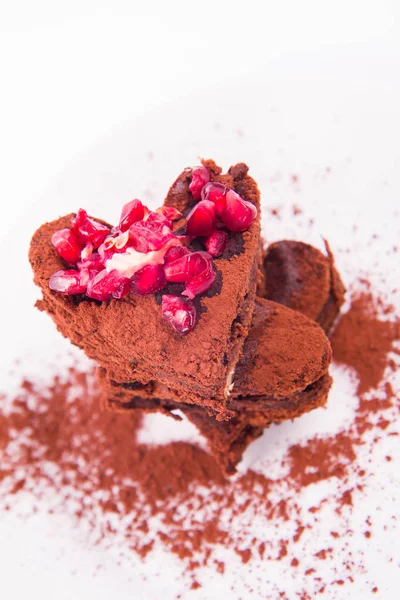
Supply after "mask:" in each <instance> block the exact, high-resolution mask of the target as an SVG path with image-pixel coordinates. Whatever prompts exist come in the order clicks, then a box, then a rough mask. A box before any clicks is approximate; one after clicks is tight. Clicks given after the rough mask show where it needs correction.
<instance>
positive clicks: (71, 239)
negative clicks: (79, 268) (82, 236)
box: [51, 229, 82, 265]
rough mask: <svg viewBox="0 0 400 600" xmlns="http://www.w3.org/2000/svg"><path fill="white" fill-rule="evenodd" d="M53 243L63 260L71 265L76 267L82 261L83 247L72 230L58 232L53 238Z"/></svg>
mask: <svg viewBox="0 0 400 600" xmlns="http://www.w3.org/2000/svg"><path fill="white" fill-rule="evenodd" d="M51 243H52V244H53V246H54V247H55V249H56V250H57V252H58V254H59V255H60V256H61V258H62V259H63V260H65V262H67V263H69V264H70V265H74V264H76V263H77V262H78V261H79V260H80V258H81V250H82V247H81V245H80V244H79V242H78V239H77V237H76V235H75V234H74V233H73V232H72V231H71V230H70V229H60V230H59V231H56V232H55V233H54V234H53V236H52V238H51Z"/></svg>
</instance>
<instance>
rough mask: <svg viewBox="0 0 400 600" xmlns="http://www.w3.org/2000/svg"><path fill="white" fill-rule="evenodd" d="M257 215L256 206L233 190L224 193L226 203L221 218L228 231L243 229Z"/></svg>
mask: <svg viewBox="0 0 400 600" xmlns="http://www.w3.org/2000/svg"><path fill="white" fill-rule="evenodd" d="M256 216H257V208H256V207H255V206H254V204H252V203H251V202H247V200H243V198H241V197H240V196H239V194H237V193H236V192H234V191H233V190H228V191H227V193H226V204H225V209H224V211H223V213H222V214H221V219H222V221H223V223H224V224H225V225H226V226H227V228H228V229H229V230H230V231H245V230H246V229H248V228H249V227H250V225H251V224H252V223H253V221H254V219H255V218H256Z"/></svg>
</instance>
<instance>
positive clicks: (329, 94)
mask: <svg viewBox="0 0 400 600" xmlns="http://www.w3.org/2000/svg"><path fill="white" fill-rule="evenodd" d="M399 17H400V4H399V2H397V0H391V1H389V0H386V1H384V0H381V1H378V0H377V1H373V0H364V1H358V0H354V1H351V0H347V1H341V0H336V1H335V2H330V1H323V0H318V1H317V0H316V1H307V0H305V1H303V2H301V1H296V0H293V1H289V0H280V1H277V0H275V1H274V2H269V1H268V2H255V1H252V0H248V1H246V2H243V3H239V2H235V1H231V2H217V1H214V2H211V1H209V0H205V1H203V2H197V3H190V2H188V1H187V0H186V1H185V2H183V1H182V2H179V1H176V0H175V1H174V0H171V1H169V2H140V3H139V2H128V1H122V0H116V1H114V2H104V1H101V0H99V1H97V2H92V1H90V0H81V1H79V2H78V1H77V0H73V1H70V2H63V3H61V2H54V1H53V2H50V1H47V2H45V1H43V0H37V1H36V2H32V1H30V2H28V1H26V2H18V1H14V2H7V3H6V2H4V1H2V2H0V203H1V204H0V205H1V208H2V217H3V218H2V224H1V227H0V249H1V257H2V258H1V260H2V261H3V267H2V273H3V281H2V285H3V290H4V289H5V290H6V293H3V295H2V297H1V303H0V307H1V313H2V314H1V317H0V327H1V332H2V340H3V344H2V350H1V353H0V367H1V369H2V372H1V378H2V382H1V383H2V387H3V384H4V383H5V382H6V381H7V382H8V379H7V374H8V368H9V366H10V364H11V363H12V361H13V360H14V358H16V357H18V356H20V354H21V351H23V352H29V351H32V350H33V351H34V350H35V349H37V355H38V356H37V358H38V361H37V362H38V363H40V361H41V358H43V357H44V356H48V355H49V354H50V353H51V352H52V349H53V348H55V347H56V348H57V349H58V350H60V351H62V350H64V349H66V347H67V344H66V342H64V341H63V340H61V338H60V336H59V335H58V334H57V332H55V331H54V330H53V326H52V325H51V324H50V321H49V320H48V319H46V317H44V316H43V315H39V314H38V313H37V311H33V309H32V304H33V300H34V297H35V296H36V295H37V292H36V291H35V290H34V288H33V286H32V285H30V277H31V274H30V270H29V266H28V265H27V261H26V248H27V244H28V241H29V235H30V234H31V233H32V231H33V230H34V229H35V228H36V226H37V225H39V224H40V222H41V221H42V220H44V219H51V218H54V217H55V216H57V215H58V214H60V213H63V212H69V211H70V210H74V209H76V208H77V207H78V206H77V204H79V205H83V206H86V207H87V208H88V210H89V212H90V209H92V210H91V212H93V213H96V214H98V215H99V216H100V217H105V218H110V219H111V218H112V217H113V216H114V220H115V211H116V214H118V210H119V206H120V204H121V203H122V202H123V201H125V200H127V199H129V198H130V196H131V194H132V195H139V197H141V195H145V194H147V195H148V196H149V199H150V200H153V201H154V202H156V200H157V199H159V202H161V200H162V194H163V192H165V189H166V186H167V185H168V184H169V183H170V182H171V181H172V180H173V178H174V177H175V176H176V174H177V173H178V172H179V171H180V170H181V168H183V167H184V166H186V165H187V164H190V163H192V162H195V161H196V157H197V156H198V155H199V154H200V155H214V156H215V158H216V159H217V161H218V160H219V161H220V162H223V164H224V166H228V163H229V162H233V161H234V160H242V159H244V160H246V161H248V162H249V164H250V165H251V167H252V172H253V174H254V175H255V176H256V178H257V179H258V181H259V182H260V186H261V189H262V191H263V192H264V199H265V202H266V203H271V205H272V204H274V205H282V204H284V203H285V201H287V202H288V203H290V204H291V203H293V202H297V203H300V204H301V205H302V207H303V208H304V209H305V210H307V211H308V215H309V216H311V217H313V218H315V219H316V223H317V226H316V227H315V230H314V231H313V232H311V233H310V235H311V236H314V237H312V240H311V241H313V242H315V243H318V240H319V239H320V235H321V234H324V235H327V236H328V237H329V239H330V241H331V242H332V244H333V247H334V249H335V250H336V251H337V253H338V262H339V266H340V268H341V271H342V272H343V274H344V276H345V278H346V283H348V282H351V277H352V276H353V275H354V273H357V272H358V271H357V270H359V269H360V268H361V269H362V268H365V269H367V270H368V271H369V272H371V269H372V271H373V272H375V277H376V281H378V280H379V278H380V275H381V271H382V272H383V273H384V274H386V275H388V276H389V278H390V277H392V278H393V281H397V280H398V279H399V277H400V276H399V268H398V264H397V263H398V261H397V262H396V261H394V260H393V259H390V260H389V259H387V258H386V252H387V251H388V249H389V248H390V247H391V246H392V245H393V244H395V243H396V242H397V241H398V240H399V237H400V232H399V225H398V218H397V221H396V218H394V215H395V211H396V209H398V207H399V203H400V202H399V198H400V186H399V173H400V153H399V143H400V142H399V140H400V120H399V117H398V114H399V111H400V80H399V77H400V43H399V39H400V21H399ZM264 110H265V112H264ZM216 122H218V123H219V125H220V127H222V129H219V130H217V129H215V127H214V125H215V124H216ZM230 124H231V128H230V129H229V126H230ZM224 128H225V129H224ZM242 129H243V133H244V138H242V137H241V135H240V131H241V130H242ZM149 152H155V155H156V158H155V160H154V161H153V162H151V163H149V161H148V160H147V159H146V157H147V155H148V153H149ZM242 155H243V156H242ZM127 157H128V158H129V163H128V158H127ZM327 166H329V167H332V177H331V178H330V179H329V181H326V180H325V179H323V178H322V177H320V174H321V173H322V172H324V169H325V168H326V167H327ZM291 173H299V174H300V177H301V186H300V187H301V190H298V189H295V188H294V187H293V185H290V183H289V182H290V174H291ZM149 187H150V188H151V189H150V190H149ZM114 199H115V202H116V205H117V207H118V208H117V209H115V207H114V206H113V205H112V202H113V201H114ZM377 202H378V204H379V207H380V208H381V209H382V215H381V216H380V217H378V215H377V210H376V206H377ZM326 207H329V210H328V208H326ZM96 209H97V212H96ZM336 209H337V210H336ZM107 211H108V212H107ZM289 213H290V211H288V212H287V213H285V214H287V215H289ZM338 213H339V214H338ZM397 216H398V215H397ZM290 223H291V221H290V219H288V220H287V221H285V223H271V222H270V221H269V220H268V218H266V217H264V225H265V233H266V235H267V237H268V239H278V238H279V237H282V236H284V235H290V236H295V237H300V238H301V237H303V235H304V230H301V229H300V230H299V229H296V227H295V226H294V225H293V224H290ZM354 223H357V224H359V226H360V227H359V231H358V232H357V234H354V232H353V230H352V227H353V225H354ZM376 232H378V233H379V234H380V236H381V238H382V240H383V241H382V243H381V245H380V246H378V247H377V248H373V250H368V248H369V246H368V241H369V239H370V237H371V235H372V234H373V233H376ZM350 240H351V242H350ZM346 244H352V248H353V251H354V252H353V253H352V254H351V255H350V256H345V255H344V254H340V250H342V251H343V250H344V249H345V246H346ZM392 258H393V257H392ZM28 281H29V283H28ZM7 286H8V287H7ZM16 307H18V309H19V314H18V320H17V318H16V315H17V310H16ZM24 368H26V370H32V371H33V372H35V373H39V374H40V366H38V365H36V364H33V361H32V363H29V364H25V365H24ZM335 385H336V387H335V390H334V393H333V396H332V397H333V399H334V401H336V403H337V404H336V405H337V406H338V407H339V406H340V410H336V412H335V410H332V403H331V404H330V408H329V410H328V411H326V412H318V411H316V412H315V414H312V415H311V416H308V417H306V418H305V419H303V420H301V421H299V422H297V423H296V424H295V425H294V427H293V426H292V424H286V425H285V426H283V427H282V428H280V429H278V428H276V429H275V430H273V431H272V434H270V435H269V438H268V445H267V446H266V443H265V440H264V442H263V441H262V440H261V441H260V442H257V443H256V444H255V445H253V446H252V448H251V449H250V450H249V452H248V453H247V455H246V458H245V462H244V464H243V465H242V468H243V469H244V468H246V466H247V465H252V466H253V467H254V468H260V470H262V469H263V465H262V460H261V462H260V457H261V459H262V457H263V456H264V455H265V448H266V447H268V452H269V453H270V459H271V460H273V458H274V457H276V458H277V460H278V459H279V458H280V457H281V456H282V454H283V453H284V451H285V449H286V447H287V444H289V443H293V442H294V441H297V440H298V439H306V438H307V436H312V435H313V433H314V432H315V431H316V430H318V431H328V432H334V431H335V430H336V428H337V427H340V426H341V425H342V424H344V423H346V422H348V421H349V420H350V419H351V408H352V407H354V398H353V399H351V383H350V381H349V379H348V378H346V377H344V376H343V377H342V378H341V376H340V373H339V374H338V373H336V372H335ZM346 394H347V395H348V397H349V399H348V400H346ZM299 423H301V425H299ZM152 427H153V429H151V428H150V430H149V436H151V435H154V437H155V439H157V436H158V434H159V425H157V422H156V423H155V424H154V423H153V426H152ZM177 435H178V437H179V433H177ZM263 443H264V446H263ZM391 443H392V446H393V445H394V442H393V439H392V442H391ZM273 448H275V450H273ZM387 451H388V452H392V453H393V452H395V449H394V447H391V448H389V447H388V448H387ZM391 465H392V468H393V473H392V474H391V475H390V474H389V475H387V474H386V473H385V474H384V475H383V474H382V475H381V479H380V480H379V479H378V480H377V481H376V482H375V488H374V489H372V491H371V494H370V496H368V497H367V499H366V500H365V502H366V503H367V504H368V502H369V503H370V506H375V504H374V503H378V505H380V504H381V503H382V501H381V495H380V494H381V488H380V485H385V479H384V477H392V479H396V473H398V471H399V468H400V466H399V463H398V462H396V461H395V460H394V461H393V462H392V463H391ZM382 478H383V479H382ZM397 483H398V477H397ZM388 493H389V492H388ZM397 494H398V488H397ZM394 497H395V494H394ZM385 506H387V510H388V511H393V510H395V507H396V504H393V503H392V504H390V502H389V500H388V499H387V498H385ZM366 510H367V509H366ZM388 514H389V513H388ZM360 518H361V517H360ZM69 527H70V524H69V522H68V520H66V521H65V522H64V521H63V520H62V519H60V520H59V521H57V522H56V524H55V522H54V521H53V522H51V523H50V522H48V521H46V519H44V520H40V518H39V520H33V521H31V522H30V523H23V524H21V522H20V521H19V520H18V519H16V518H14V517H13V516H11V517H10V518H8V520H6V521H1V522H0V557H1V564H2V565H3V566H2V572H0V575H1V578H2V581H3V589H6V590H7V593H6V595H5V597H6V598H7V600H9V599H10V600H14V599H18V600H19V598H23V597H26V594H28V593H29V595H30V597H31V598H43V600H47V599H48V600H50V599H51V600H60V599H61V598H68V599H69V598H71V597H75V598H78V599H80V598H84V597H93V598H96V599H97V598H99V599H100V598H101V599H102V598H109V597H110V595H112V594H114V595H116V594H117V595H118V596H119V597H120V598H122V599H125V598H131V597H133V598H135V600H136V599H137V598H143V599H146V600H147V599H150V600H153V599H154V600H158V599H159V597H160V591H159V589H158V588H157V585H156V583H154V582H153V583H151V575H152V573H154V572H157V570H159V564H160V563H161V564H162V565H164V569H165V580H164V581H163V585H164V586H165V587H164V588H163V593H162V595H163V597H164V598H165V599H166V600H169V599H170V598H171V599H172V598H174V597H175V596H176V592H177V591H178V588H179V584H177V583H176V581H178V580H179V567H178V566H177V565H176V564H175V563H174V562H173V561H172V560H170V559H169V558H168V557H167V556H165V555H162V554H160V555H158V556H156V558H155V560H154V561H153V563H152V562H151V561H150V562H149V563H147V565H146V567H143V569H144V573H145V574H147V575H148V576H149V579H148V582H147V583H146V584H144V583H143V582H142V583H141V584H140V586H139V587H138V586H136V587H135V588H134V590H132V585H131V584H129V583H128V582H129V579H130V578H132V573H130V574H129V577H128V574H127V573H126V572H124V571H121V569H117V567H116V565H115V564H114V561H113V559H112V558H109V557H108V555H107V554H106V553H102V552H101V550H99V549H96V550H93V553H92V554H91V553H90V552H88V550H87V548H86V549H82V547H80V546H79V544H78V543H77V540H76V537H77V535H76V532H75V533H74V534H72V535H70V530H69ZM38 538H40V540H41V545H40V547H39V546H38V542H37V540H38ZM398 539H399V533H398V532H396V531H395V530H394V531H392V532H391V534H388V533H387V534H386V537H382V539H380V540H379V542H380V543H381V544H382V545H388V546H389V547H392V548H394V547H395V546H394V545H395V543H396V540H397V541H398ZM10 540H12V541H10ZM377 548H378V546H377ZM378 549H379V548H378ZM378 549H376V548H375V549H374V548H372V549H370V550H369V552H370V554H369V555H368V557H367V558H368V560H367V563H368V565H369V568H370V576H371V578H372V579H373V580H374V581H376V582H377V583H379V587H380V589H381V590H383V592H382V594H383V595H381V596H379V595H378V596H374V597H381V598H384V600H388V599H390V600H392V599H393V600H394V599H395V598H397V597H398V596H397V591H398V590H397V584H396V573H397V575H398V570H397V571H396V569H395V566H396V565H390V566H389V565H388V564H387V563H385V561H384V560H383V559H382V556H381V554H379V552H378ZM355 551H356V546H355ZM379 557H381V558H379ZM108 560H109V561H110V564H108V563H107V561H108ZM104 561H105V562H104ZM157 561H159V562H157ZM98 562H102V564H106V565H107V568H105V569H103V570H102V572H101V573H99V574H98V575H97V576H96V578H93V577H92V576H91V575H92V573H93V571H95V569H96V565H97V564H98ZM136 568H137V569H138V573H139V572H140V569H141V568H142V567H141V566H140V563H138V564H137V566H136ZM240 568H241V567H240V565H239V566H238V567H237V569H238V575H239V576H240V577H241V578H242V579H243V581H245V578H246V569H242V571H240ZM274 568H275V569H276V572H275V579H276V580H277V581H278V582H279V581H280V582H281V583H282V581H283V582H284V581H285V579H284V577H285V576H284V573H283V572H282V573H281V572H280V571H279V569H277V567H276V566H274ZM76 569H78V570H79V573H80V575H79V577H76V576H73V575H71V571H73V570H76ZM85 572H87V573H88V574H90V576H88V577H87V578H85V577H84V575H82V574H84V573H85ZM60 581H62V582H63V584H62V585H61V586H60V585H59V582H60ZM203 583H204V582H203ZM11 584H12V585H13V591H11V589H12V588H11ZM290 585H292V584H290ZM215 586H218V594H219V595H220V597H224V598H228V597H229V593H230V591H229V590H230V586H229V578H228V579H226V580H221V579H220V580H218V581H217V583H213V582H212V581H210V582H209V584H208V586H207V584H206V583H204V586H203V588H202V590H199V591H198V592H196V593H195V592H193V594H188V597H189V596H190V598H192V597H193V599H196V600H197V599H200V598H207V599H208V598H214V597H215V595H216V594H217V591H216V590H217V588H216V587H215ZM288 586H289V583H288ZM360 586H361V587H360V588H359V595H358V593H357V589H358V588H353V590H352V591H351V590H350V592H349V593H350V594H351V595H347V593H348V592H347V591H345V590H339V592H338V593H340V594H341V595H339V596H329V592H327V593H326V594H325V597H326V598H330V597H332V598H333V597H337V598H340V600H342V599H343V598H352V599H353V598H361V597H362V598H365V597H368V596H365V590H364V588H363V587H362V585H361V584H360ZM365 589H367V588H365ZM368 589H369V588H368ZM363 590H364V591H363ZM295 591H296V590H295V588H293V589H292V588H290V589H289V588H287V593H288V596H289V597H290V598H295ZM267 592H268V590H267V588H266V593H267ZM290 594H293V595H290ZM182 597H183V598H186V596H185V595H183V596H182ZM271 600H274V598H273V597H272V598H271Z"/></svg>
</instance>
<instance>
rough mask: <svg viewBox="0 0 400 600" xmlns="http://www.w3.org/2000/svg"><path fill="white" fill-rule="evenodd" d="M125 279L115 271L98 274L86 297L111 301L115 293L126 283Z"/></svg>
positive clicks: (88, 288)
mask: <svg viewBox="0 0 400 600" xmlns="http://www.w3.org/2000/svg"><path fill="white" fill-rule="evenodd" d="M125 279H126V278H125V277H121V275H120V274H119V273H118V271H116V270H115V269H114V270H113V271H110V272H107V271H106V269H103V270H102V271H100V273H97V275H96V277H94V279H92V280H90V281H89V283H88V286H87V291H86V295H87V296H89V298H93V299H94V300H109V299H110V298H111V296H112V294H113V293H114V292H116V291H117V290H118V288H119V287H120V286H121V284H123V283H124V280H125Z"/></svg>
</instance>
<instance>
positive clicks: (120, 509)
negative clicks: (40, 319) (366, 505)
mask: <svg viewBox="0 0 400 600" xmlns="http://www.w3.org/2000/svg"><path fill="white" fill-rule="evenodd" d="M384 312H386V313H387V314H386V315H384V314H383V313H384ZM399 326H400V323H399V319H398V318H396V316H395V314H394V312H393V309H391V308H390V307H389V308H387V310H386V311H385V306H384V304H383V303H382V302H381V301H379V300H378V301H377V300H376V299H374V298H373V296H372V295H371V294H370V293H367V294H364V293H359V294H357V295H355V296H354V298H353V301H352V303H351V307H350V309H349V311H348V312H347V313H346V314H345V315H344V316H343V317H342V319H341V321H340V323H339V324H338V326H337V328H336V331H335V333H334V336H333V340H332V342H333V351H334V357H335V360H336V361H337V363H338V364H343V365H346V366H347V367H350V368H352V369H353V370H354V371H355V373H356V374H357V376H358V379H359V382H358V388H357V394H358V401H357V402H358V405H357V407H356V410H355V414H354V418H353V419H352V420H351V422H350V424H349V425H348V426H346V427H343V428H341V429H340V430H339V431H337V432H336V433H335V434H332V435H316V436H314V437H313V438H311V439H309V440H308V441H306V442H304V443H297V444H294V445H292V446H291V447H290V448H289V449H288V451H287V452H286V454H285V456H284V457H283V460H282V465H281V467H282V468H281V474H279V475H278V476H275V477H272V476H271V477H267V476H266V475H264V474H262V473H260V472H256V471H254V470H251V469H250V470H248V471H247V472H246V473H244V474H239V475H237V476H236V477H235V478H233V479H231V480H227V479H224V477H223V476H222V475H221V473H220V471H219V468H218V466H217V464H216V462H215V461H214V459H213V458H212V456H210V455H209V454H208V453H206V452H205V451H204V450H202V449H201V448H199V447H198V446H196V445H194V444H190V443H187V442H174V443H169V444H166V445H163V446H150V445H146V444H143V443H140V442H139V441H138V437H137V434H138V432H139V431H140V428H141V427H142V418H141V416H140V415H138V414H137V413H136V412H135V411H132V413H130V414H126V413H124V414H118V413H111V412H107V411H102V410H100V407H99V390H98V389H97V387H96V381H95V377H94V374H93V373H86V374H84V373H80V372H79V371H78V370H76V369H72V370H71V371H70V372H69V375H68V378H67V380H65V379H63V378H61V377H56V378H55V379H54V380H53V381H51V382H50V383H49V385H48V386H47V388H45V389H43V388H42V387H40V386H39V385H37V384H35V382H32V381H23V382H22V384H21V386H20V390H19V393H18V394H17V395H16V397H15V398H13V401H12V405H11V409H10V408H8V404H7V403H8V402H9V399H6V398H5V397H2V398H0V406H1V407H2V409H1V412H0V465H1V466H0V506H1V507H2V508H3V509H5V508H10V507H11V508H12V505H13V497H16V496H17V495H18V494H20V493H22V491H23V492H24V493H27V492H28V493H30V494H31V495H32V498H33V500H32V512H34V511H35V510H36V508H37V507H38V506H39V505H42V503H45V501H46V495H47V493H48V490H49V489H51V490H52V491H53V492H54V491H56V492H57V497H58V501H59V505H58V510H60V511H62V512H64V513H67V512H71V510H72V509H71V503H70V500H71V499H72V498H73V499H74V502H75V504H74V506H75V507H76V508H75V509H74V511H73V516H75V517H77V518H78V521H79V522H83V521H84V522H85V523H86V524H87V525H89V527H90V529H91V530H92V532H93V535H94V537H95V539H97V541H98V542H99V543H100V544H103V545H105V546H106V547H113V546H115V544H119V545H120V547H121V552H122V553H125V554H124V555H126V556H127V557H128V559H129V553H130V552H132V553H133V556H139V557H141V558H143V559H144V558H145V557H146V556H149V555H151V554H152V552H154V551H155V549H161V550H163V551H164V552H168V553H171V554H172V555H174V556H176V557H177V559H178V560H179V561H181V564H182V572H183V573H184V581H185V582H186V589H187V590H190V589H192V590H196V589H199V590H201V586H202V576H203V575H204V573H205V572H206V571H210V570H212V571H213V572H214V573H215V576H223V574H224V573H227V571H228V570H229V569H231V570H232V569H233V571H234V570H235V568H237V567H235V565H238V564H242V565H245V567H246V569H248V570H249V571H250V572H253V571H254V586H253V587H254V589H253V588H252V591H251V592H250V590H248V591H247V592H246V593H247V594H248V595H249V596H250V597H251V596H252V595H254V596H255V597H265V581H263V580H262V578H261V579H260V578H259V576H258V575H257V572H258V571H257V569H259V568H260V563H263V562H265V561H270V562H271V563H272V566H271V569H276V568H278V565H279V568H282V569H286V567H287V575H285V577H281V579H280V583H276V584H273V583H271V584H270V585H271V586H273V585H274V586H275V587H273V588H272V587H270V588H268V589H269V590H270V592H271V593H272V596H271V597H287V596H286V590H285V591H282V588H281V586H282V581H283V580H284V579H285V578H287V579H288V580H289V579H290V578H292V579H291V580H293V581H295V590H296V595H295V596H294V595H293V596H290V598H292V597H296V598H297V597H298V598H315V597H318V596H319V595H323V594H324V593H325V595H326V594H327V593H328V590H335V589H336V590H337V589H339V592H334V591H331V595H330V596H329V597H332V598H333V597H338V598H340V595H338V596H335V595H334V594H335V593H340V589H343V587H346V586H350V585H351V584H352V582H353V581H355V580H356V579H357V577H359V578H360V577H361V578H364V579H363V581H365V589H368V590H369V591H371V590H372V592H374V593H375V592H376V591H377V587H376V585H375V582H374V581H371V579H369V578H368V574H367V567H366V566H365V565H364V562H363V553H362V552H360V553H358V555H357V556H355V555H354V554H353V553H352V550H351V547H350V546H349V539H350V538H351V537H352V536H354V535H357V534H359V535H360V537H361V538H362V539H363V540H364V541H365V540H366V539H367V538H369V537H371V536H372V537H373V534H374V533H373V532H374V519H373V515H372V517H371V518H370V517H368V521H367V526H368V527H367V526H364V527H363V528H361V530H360V531H359V532H353V531H351V530H349V515H350V514H351V511H352V510H353V509H357V506H358V504H359V503H360V502H361V503H362V499H363V494H364V490H365V489H366V488H367V487H368V486H369V485H370V482H371V473H370V472H369V466H368V465H369V462H368V460H365V456H369V455H370V453H371V452H372V451H373V449H374V448H375V447H378V446H379V444H380V440H382V438H383V437H385V436H391V435H396V434H397V432H396V428H395V427H393V426H392V423H393V422H394V417H395V416H397V415H398V411H399V407H400V404H399V400H398V398H397V397H396V393H395V391H394V388H393V386H392V383H391V381H390V372H391V370H392V371H393V368H394V364H395V362H394V360H393V352H395V351H396V340H398V339H399ZM385 378H386V379H385ZM367 392H368V394H367ZM6 400H7V402H6ZM6 406H7V410H6ZM328 410H329V404H328ZM266 435H268V432H267V434H266ZM363 453H364V454H363ZM360 457H364V458H360ZM388 462H389V461H388V458H386V459H385V463H388ZM49 464H51V465H52V466H53V469H49V468H48V466H49ZM317 485H321V486H323V487H321V489H323V494H322V495H321V494H319V495H318V494H317V496H316V497H318V498H320V499H319V501H318V502H317V503H316V504H315V503H314V504H312V505H310V504H307V490H308V489H310V488H311V486H317ZM51 510H54V507H53V508H52V509H51ZM99 510H100V512H101V514H102V519H100V520H99V519H98V517H97V515H98V511H99ZM49 512H50V510H49ZM116 516H117V517H118V518H117V520H116V519H115V517H116ZM127 517H129V518H127ZM49 518H51V517H49ZM326 527H328V529H326V537H325V539H324V540H323V539H322V538H321V541H320V542H319V543H320V547H319V548H316V551H314V552H313V553H310V552H309V551H308V547H309V544H310V543H312V542H313V540H315V537H316V536H318V535H319V533H318V532H319V531H322V530H324V528H326ZM322 564H327V565H331V567H330V570H329V571H324V572H323V573H322V572H321V571H320V567H321V565H322ZM274 565H275V566H274ZM327 573H329V574H328V575H327ZM263 590H264V595H262V593H263ZM232 594H233V595H232V597H233V598H234V597H239V596H237V595H236V594H235V590H234V589H233V592H232ZM257 594H259V595H257Z"/></svg>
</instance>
